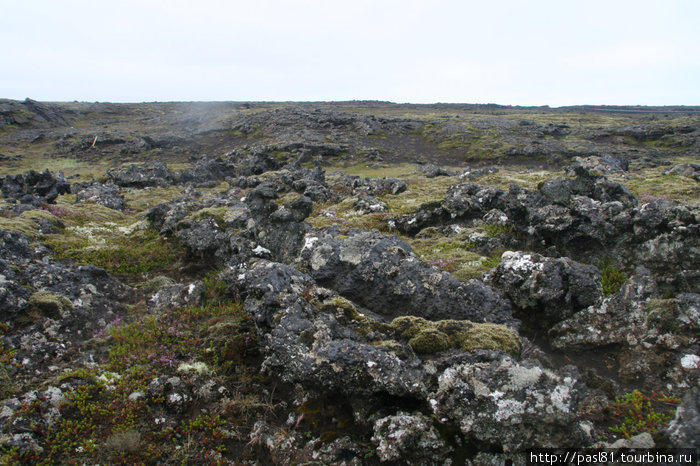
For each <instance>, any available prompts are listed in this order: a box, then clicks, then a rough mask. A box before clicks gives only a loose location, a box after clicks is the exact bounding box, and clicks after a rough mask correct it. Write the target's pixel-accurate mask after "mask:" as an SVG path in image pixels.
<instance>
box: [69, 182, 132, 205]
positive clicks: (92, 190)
mask: <svg viewBox="0 0 700 466" xmlns="http://www.w3.org/2000/svg"><path fill="white" fill-rule="evenodd" d="M73 192H74V193H75V201H76V202H81V203H82V202H94V203H96V204H100V205H103V206H105V207H108V208H110V209H114V210H122V211H123V210H124V209H125V208H126V201H125V200H124V196H123V195H122V194H121V193H120V192H119V188H118V187H117V186H116V185H114V184H112V183H106V184H102V183H100V182H99V181H91V182H88V183H77V184H74V185H73Z"/></svg>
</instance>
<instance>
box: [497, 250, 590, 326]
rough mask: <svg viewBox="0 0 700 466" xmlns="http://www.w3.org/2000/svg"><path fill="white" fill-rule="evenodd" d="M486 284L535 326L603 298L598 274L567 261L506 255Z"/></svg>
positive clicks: (532, 255) (557, 319)
mask: <svg viewBox="0 0 700 466" xmlns="http://www.w3.org/2000/svg"><path fill="white" fill-rule="evenodd" d="M489 281H490V283H491V284H492V285H493V286H494V287H495V288H496V289H498V290H500V291H501V292H502V293H503V294H504V295H505V296H507V297H508V298H509V299H510V300H511V302H512V303H513V305H514V306H515V307H516V308H517V309H519V310H521V311H523V312H522V317H521V318H522V319H524V320H525V319H527V320H529V321H531V322H533V323H535V324H536V325H542V323H550V324H554V323H556V322H559V321H561V320H564V319H566V318H568V317H570V316H571V315H572V314H574V313H575V312H577V311H580V310H582V309H585V308H587V307H588V306H591V305H593V304H595V303H596V302H598V301H599V300H600V299H602V297H603V287H602V285H601V273H600V271H599V270H598V269H597V268H595V267H594V266H592V265H586V264H581V263H578V262H575V261H573V260H571V259H569V258H568V257H563V258H558V259H553V258H549V257H544V256H541V255H539V254H536V253H525V252H512V251H506V252H504V253H503V255H502V256H501V263H500V264H499V265H498V267H496V269H495V270H494V271H493V272H492V273H491V274H489Z"/></svg>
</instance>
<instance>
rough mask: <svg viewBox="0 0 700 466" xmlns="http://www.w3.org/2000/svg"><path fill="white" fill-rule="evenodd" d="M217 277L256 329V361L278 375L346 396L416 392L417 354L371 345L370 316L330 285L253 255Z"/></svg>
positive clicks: (420, 388) (419, 386)
mask: <svg viewBox="0 0 700 466" xmlns="http://www.w3.org/2000/svg"><path fill="white" fill-rule="evenodd" d="M221 279H222V280H223V281H224V282H225V283H226V284H227V287H228V290H229V293H230V294H232V295H236V296H240V297H241V298H243V299H244V310H245V311H246V312H248V313H250V314H251V315H253V316H254V317H255V320H256V322H257V323H258V324H259V325H261V326H262V328H263V329H264V331H265V333H266V335H265V346H266V350H265V354H266V359H265V362H264V364H263V368H264V369H265V370H266V371H268V372H270V373H274V374H276V375H277V376H279V377H280V378H281V379H282V380H284V381H286V382H290V383H303V384H304V386H305V387H306V388H307V389H312V390H320V391H327V392H337V393H342V394H345V395H352V396H368V395H376V394H379V393H390V394H393V395H397V396H401V395H407V394H414V395H415V394H421V393H424V391H425V386H424V385H423V380H424V379H425V377H426V373H425V372H424V370H423V368H422V366H421V364H420V362H419V360H418V359H417V358H415V356H410V357H409V358H408V359H402V358H400V357H399V356H397V355H396V354H394V353H393V352H392V351H391V349H390V347H389V346H381V345H379V346H378V345H373V344H371V343H370V342H369V341H368V340H367V338H366V335H367V334H366V326H367V325H368V322H370V321H372V322H374V320H373V319H369V318H364V317H363V316H362V315H361V314H359V313H358V311H357V310H356V309H355V307H354V305H353V304H352V303H350V302H349V301H347V300H345V299H343V298H341V297H339V296H338V295H337V294H335V293H334V292H333V291H331V290H327V289H323V288H320V287H317V286H315V282H314V280H313V278H311V277H310V276H309V275H306V274H303V273H301V272H299V271H298V270H297V269H295V268H294V267H291V266H287V265H284V264H280V263H277V262H271V261H266V260H257V261H254V262H251V263H250V264H247V265H239V266H238V267H237V268H236V269H231V270H229V271H227V272H225V273H223V274H222V275H221ZM368 319H369V320H368ZM397 345H398V343H397ZM408 353H409V354H410V353H411V352H410V350H409V351H408Z"/></svg>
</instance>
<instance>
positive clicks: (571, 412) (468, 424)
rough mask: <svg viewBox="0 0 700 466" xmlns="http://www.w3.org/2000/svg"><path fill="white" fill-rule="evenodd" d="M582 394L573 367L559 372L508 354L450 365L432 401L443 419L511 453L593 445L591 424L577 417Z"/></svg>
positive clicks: (433, 394)
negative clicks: (522, 360)
mask: <svg viewBox="0 0 700 466" xmlns="http://www.w3.org/2000/svg"><path fill="white" fill-rule="evenodd" d="M584 392H585V386H584V385H583V384H582V383H581V382H580V381H579V380H578V377H577V374H576V372H575V371H568V372H567V371H564V372H563V373H561V374H557V373H554V372H551V371H549V370H546V369H542V368H541V367H539V366H538V365H536V364H533V363H531V362H523V363H519V362H517V361H515V360H513V359H512V358H510V357H504V358H502V359H499V360H495V361H493V362H491V363H477V364H461V365H455V366H453V367H450V368H448V369H446V370H445V371H444V372H443V373H442V374H441V375H440V377H439V381H438V388H437V390H436V391H435V392H433V393H431V394H430V398H429V399H430V404H431V406H432V408H433V411H434V413H435V415H436V416H437V417H438V419H440V420H441V421H442V422H453V423H455V424H456V425H459V427H460V430H461V431H462V433H463V434H464V435H465V436H466V437H467V438H471V439H474V440H478V441H481V442H486V443H489V444H496V445H502V446H503V448H504V450H505V451H506V452H509V451H518V450H523V449H526V448H542V447H550V446H552V445H558V446H560V447H581V446H583V445H587V444H590V443H591V441H592V440H593V439H592V438H591V437H590V435H589V434H588V429H587V428H588V426H586V425H584V424H582V423H581V421H580V420H579V419H578V418H577V409H578V403H579V400H581V399H582V396H583V394H584Z"/></svg>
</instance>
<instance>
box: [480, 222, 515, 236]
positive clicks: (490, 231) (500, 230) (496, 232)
mask: <svg viewBox="0 0 700 466" xmlns="http://www.w3.org/2000/svg"><path fill="white" fill-rule="evenodd" d="M484 230H486V235H487V236H488V237H489V238H495V237H497V236H500V235H503V234H508V235H512V234H514V233H515V229H513V227H512V226H511V225H499V224H498V223H487V224H486V225H484Z"/></svg>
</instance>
